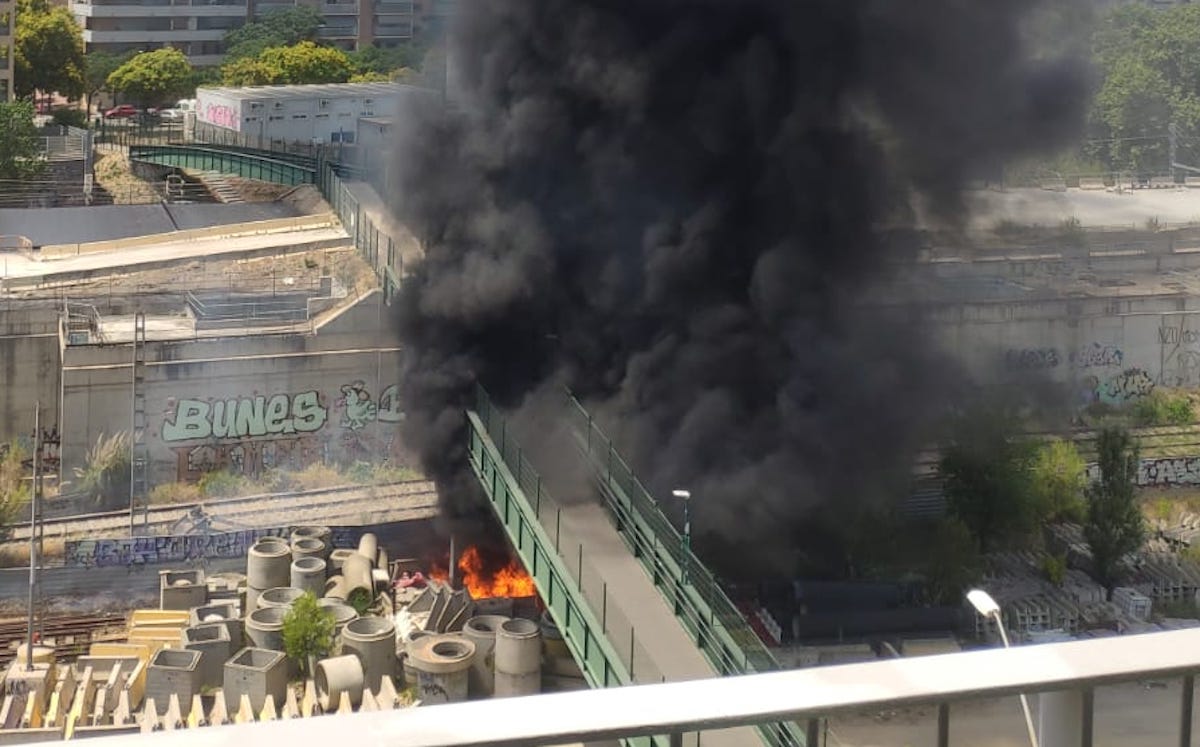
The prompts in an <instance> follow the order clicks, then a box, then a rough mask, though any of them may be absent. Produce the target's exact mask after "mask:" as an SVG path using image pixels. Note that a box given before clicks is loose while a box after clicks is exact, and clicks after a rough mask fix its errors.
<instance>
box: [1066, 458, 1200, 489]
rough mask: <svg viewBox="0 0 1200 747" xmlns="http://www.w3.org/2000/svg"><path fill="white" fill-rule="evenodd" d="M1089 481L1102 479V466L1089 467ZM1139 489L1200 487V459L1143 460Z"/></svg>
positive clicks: (1139, 470) (1138, 477)
mask: <svg viewBox="0 0 1200 747" xmlns="http://www.w3.org/2000/svg"><path fill="white" fill-rule="evenodd" d="M1087 476H1088V480H1089V481H1091V482H1097V481H1099V479H1100V465H1098V464H1089V465H1088V466H1087ZM1137 484H1138V486H1139V487H1159V488H1166V487H1172V486H1176V485H1200V457H1168V458H1164V459H1143V460H1142V461H1141V463H1140V464H1139V465H1138V472H1137Z"/></svg>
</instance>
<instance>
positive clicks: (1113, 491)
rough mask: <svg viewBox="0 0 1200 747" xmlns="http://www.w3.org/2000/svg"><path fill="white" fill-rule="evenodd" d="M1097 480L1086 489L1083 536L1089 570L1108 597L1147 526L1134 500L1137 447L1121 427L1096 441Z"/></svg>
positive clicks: (1110, 429)
mask: <svg viewBox="0 0 1200 747" xmlns="http://www.w3.org/2000/svg"><path fill="white" fill-rule="evenodd" d="M1096 454H1097V461H1098V462H1099V464H1100V481H1099V482H1097V483H1095V484H1093V485H1091V486H1089V487H1088V491H1087V496H1088V511H1087V521H1086V522H1085V523H1084V525H1083V536H1084V538H1085V539H1087V543H1088V547H1089V548H1091V551H1092V570H1093V572H1094V573H1095V575H1096V580H1097V581H1099V582H1100V584H1101V585H1103V586H1104V588H1105V590H1107V592H1108V596H1109V598H1111V597H1112V590H1113V587H1115V586H1116V585H1117V581H1118V580H1119V579H1120V576H1121V572H1122V570H1123V568H1122V563H1123V562H1124V560H1125V558H1126V557H1127V556H1128V555H1129V554H1130V553H1133V552H1135V551H1137V549H1138V548H1140V547H1141V546H1142V541H1143V540H1144V539H1145V536H1146V526H1145V522H1144V520H1143V518H1142V513H1141V511H1139V510H1138V506H1137V501H1136V499H1135V497H1134V480H1135V479H1136V478H1137V470H1138V448H1137V445H1136V444H1135V443H1134V442H1133V439H1132V438H1131V437H1130V435H1129V431H1127V430H1125V429H1123V428H1105V429H1104V430H1102V431H1100V434H1099V436H1098V437H1097V439H1096Z"/></svg>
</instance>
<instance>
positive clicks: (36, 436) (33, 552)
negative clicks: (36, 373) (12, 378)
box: [25, 400, 42, 672]
mask: <svg viewBox="0 0 1200 747" xmlns="http://www.w3.org/2000/svg"><path fill="white" fill-rule="evenodd" d="M41 471H42V402H41V400H38V402H37V404H36V405H35V406H34V410H33V490H32V494H31V497H30V499H29V627H28V629H27V631H26V632H27V635H26V637H25V671H26V672H32V671H33V599H34V589H35V588H36V587H37V567H38V546H37V520H38V513H37V512H38V498H39V497H40V496H39V495H38V493H40V492H41V479H40V477H41Z"/></svg>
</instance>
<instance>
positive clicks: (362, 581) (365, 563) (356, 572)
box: [342, 553, 375, 598]
mask: <svg viewBox="0 0 1200 747" xmlns="http://www.w3.org/2000/svg"><path fill="white" fill-rule="evenodd" d="M342 577H343V578H344V579H346V594H347V598H349V594H350V592H352V591H354V590H355V589H366V590H367V592H368V593H369V594H370V595H371V596H372V598H373V597H374V596H375V580H374V579H372V578H371V561H370V560H368V559H367V558H366V557H364V556H363V555H360V554H359V553H352V554H350V555H349V556H347V558H346V559H345V560H344V561H343V562H342Z"/></svg>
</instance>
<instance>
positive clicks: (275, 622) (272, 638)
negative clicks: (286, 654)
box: [246, 607, 288, 651]
mask: <svg viewBox="0 0 1200 747" xmlns="http://www.w3.org/2000/svg"><path fill="white" fill-rule="evenodd" d="M287 613H288V608H287V607H263V608H262V609H257V610H254V611H253V612H251V613H250V614H249V616H247V617H246V638H247V640H248V642H249V645H251V646H253V647H254V648H265V649H269V650H271V651H283V618H284V617H286V616H287Z"/></svg>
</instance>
